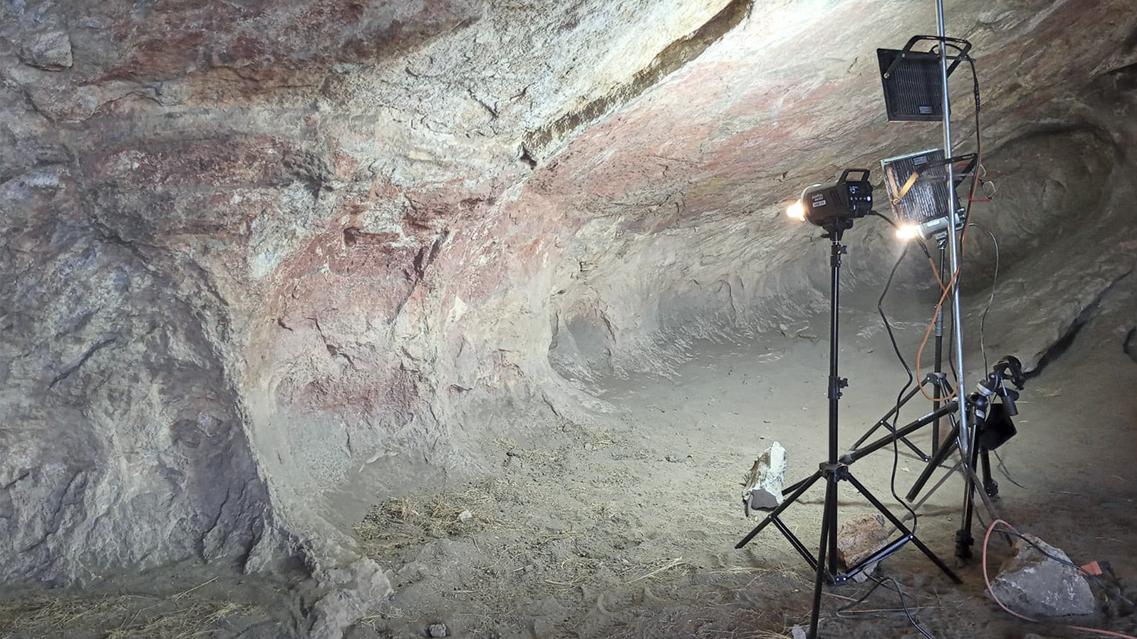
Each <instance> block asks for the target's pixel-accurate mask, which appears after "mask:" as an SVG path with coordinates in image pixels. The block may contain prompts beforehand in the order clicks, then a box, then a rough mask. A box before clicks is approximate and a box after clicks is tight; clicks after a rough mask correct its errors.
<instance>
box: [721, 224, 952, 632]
mask: <svg viewBox="0 0 1137 639" xmlns="http://www.w3.org/2000/svg"><path fill="white" fill-rule="evenodd" d="M852 226H853V220H852V218H850V217H833V218H829V219H828V220H826V223H825V225H824V227H823V228H824V229H825V231H826V235H825V237H827V238H829V240H830V253H829V268H830V298H829V390H828V399H829V458H828V459H827V460H826V461H825V462H822V463H821V464H819V465H818V470H817V472H815V473H814V474H813V475H811V476H810V477H808V478H807V479H806V480H805V481H802V482H799V483H798V484H796V485H795V486H796V488H795V489H794V490H793V492H792V493H791V494H790V495H789V496H788V497H787V498H786V500H785V501H784V502H782V504H781V505H780V506H778V507H777V508H775V509H774V510H773V511H772V512H770V514H769V515H767V516H766V518H765V519H763V520H762V521H761V523H759V524H758V525H757V526H755V527H754V529H753V530H751V531H750V532H749V533H748V534H747V535H746V536H745V537H743V538H742V540H741V541H739V542H738V544H737V545H735V548H742V547H743V546H745V545H746V544H748V543H750V540H752V539H754V537H755V536H756V535H757V534H758V533H760V532H761V531H762V529H764V528H765V527H766V526H768V525H769V524H773V525H774V526H775V527H776V528H777V529H778V531H779V532H781V533H782V535H783V536H784V537H785V538H786V540H787V541H789V542H790V545H791V546H793V548H794V550H796V551H797V552H798V554H800V555H801V556H802V558H804V559H805V561H806V563H808V564H809V565H810V567H812V568H813V569H814V570H815V571H816V576H815V580H814V589H813V610H812V612H811V613H810V619H809V639H816V637H817V624H818V620H819V617H820V613H821V589H822V587H823V585H824V584H825V583H829V584H831V585H836V584H841V583H844V582H845V581H847V580H848V579H850V578H852V577H854V576H855V575H857V574H859V573H861V572H862V571H864V570H865V569H866V568H868V567H869V566H871V565H873V564H875V563H876V562H878V561H880V560H882V559H884V558H886V557H888V556H890V555H892V554H893V553H895V552H896V551H898V550H900V548H901V547H903V546H904V544H906V543H908V542H909V541H911V542H912V543H913V544H914V545H915V546H916V547H917V548H919V549H920V551H921V552H923V553H924V555H926V556H927V557H928V559H930V560H931V561H932V563H934V564H935V565H936V566H937V567H938V568H939V569H940V570H941V571H943V573H944V574H945V575H947V576H948V578H950V579H951V580H952V581H954V582H955V583H961V582H960V579H959V577H957V576H956V575H955V573H954V572H952V570H951V569H950V568H948V566H947V564H945V563H944V562H943V561H942V560H941V559H940V558H939V557H938V556H936V554H935V553H934V552H932V550H931V549H930V548H928V547H927V546H926V545H924V543H923V542H922V541H920V539H919V538H917V537H916V536H915V535H914V534H913V533H912V531H911V530H910V529H909V528H907V527H906V526H905V525H904V523H903V522H902V521H901V520H900V519H899V518H898V517H896V515H894V514H892V513H891V512H890V511H889V510H888V508H887V507H886V506H885V505H884V504H883V503H881V501H880V500H879V499H877V498H876V496H875V495H873V494H872V493H871V492H870V491H869V490H868V488H866V487H865V485H864V484H862V483H861V482H860V481H858V480H857V478H856V477H854V476H853V474H852V472H850V470H849V462H848V461H846V460H843V459H839V458H838V444H837V432H838V419H837V417H838V402H839V400H840V398H841V389H843V388H844V387H846V386H848V380H847V379H844V378H842V377H840V376H839V375H838V365H837V364H838V353H839V350H840V349H839V334H838V333H839V331H838V326H839V324H838V309H839V306H840V287H841V256H842V255H844V254H845V253H846V252H847V249H846V246H845V245H844V244H842V243H841V238H842V236H843V234H844V232H845V231H846V230H847V229H850V228H852ZM944 408H946V406H945V407H944ZM954 408H955V407H953V410H954ZM941 410H943V408H941ZM893 436H895V435H893ZM822 479H824V480H825V506H824V511H823V515H822V517H821V541H820V543H819V545H818V550H817V556H816V557H814V556H813V554H812V553H810V551H809V550H808V549H807V548H806V547H805V544H804V543H802V541H801V540H800V539H799V538H798V537H797V535H795V534H794V533H793V532H792V531H791V530H790V529H789V528H788V527H787V526H786V524H785V523H784V522H783V521H782V520H781V519H780V518H779V517H780V516H781V514H782V513H783V512H785V511H786V509H787V508H789V507H790V506H792V505H793V504H794V503H795V502H797V500H798V499H800V498H801V496H802V495H803V494H805V492H806V491H807V490H809V488H810V487H812V486H813V485H814V484H815V483H817V482H818V481H819V480H822ZM842 481H847V482H849V483H850V484H852V486H853V488H855V489H856V490H857V492H859V493H860V494H861V495H863V496H864V498H865V499H867V500H868V502H869V503H870V504H872V506H873V507H874V508H876V510H877V511H879V512H880V513H881V514H882V515H884V517H885V518H886V519H888V521H889V522H891V523H892V525H893V526H895V527H896V529H897V530H898V531H900V533H901V534H900V537H898V538H896V539H895V540H893V541H891V542H889V543H887V544H885V546H884V547H882V548H880V549H879V550H877V551H876V552H874V553H872V554H871V555H869V556H868V557H866V558H864V559H862V560H861V561H860V562H858V563H857V564H855V565H853V566H847V567H846V568H845V571H844V572H841V571H840V570H838V566H837V486H838V483H839V482H842Z"/></svg>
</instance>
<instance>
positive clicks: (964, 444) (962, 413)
mask: <svg viewBox="0 0 1137 639" xmlns="http://www.w3.org/2000/svg"><path fill="white" fill-rule="evenodd" d="M936 27H937V29H938V33H939V37H940V38H941V40H940V82H941V89H942V92H943V96H942V98H943V103H942V107H943V116H944V157H945V158H948V159H949V162H948V163H947V181H948V183H947V198H948V202H947V209H948V248H949V249H950V250H949V252H948V253H949V255H948V257H949V258H950V260H951V272H952V274H953V275H955V274H956V273H959V211H958V210H957V209H956V207H955V167H954V166H952V163H951V162H950V158H951V157H952V154H953V148H952V137H951V96H950V95H949V94H948V73H947V67H948V59H947V58H948V53H947V46H946V45H945V43H944V41H943V40H942V38H944V36H946V35H947V32H946V31H945V29H944V0H936ZM951 317H952V322H951V329H952V341H953V344H952V350H953V351H955V352H954V353H953V355H954V356H955V371H956V386H955V388H956V392H957V393H959V395H960V402H959V446H960V451H959V452H960V455H961V459H965V460H970V459H971V457H970V454H969V453H970V451H969V450H968V448H969V447H970V444H971V429H970V428H969V427H968V423H967V402H965V401H963V397H964V394H965V393H966V389H967V385H966V384H965V379H966V377H965V374H964V368H963V321H962V320H963V315H962V313H961V312H960V304H959V277H958V276H957V277H956V278H955V281H954V282H953V284H952V290H951Z"/></svg>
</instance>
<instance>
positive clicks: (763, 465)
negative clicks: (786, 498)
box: [742, 442, 786, 515]
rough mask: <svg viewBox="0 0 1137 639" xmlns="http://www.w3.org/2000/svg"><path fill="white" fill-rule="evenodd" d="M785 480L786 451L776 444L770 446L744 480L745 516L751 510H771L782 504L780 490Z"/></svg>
mask: <svg viewBox="0 0 1137 639" xmlns="http://www.w3.org/2000/svg"><path fill="white" fill-rule="evenodd" d="M785 480H786V449H785V448H784V447H783V446H782V445H781V444H780V443H778V442H774V443H772V444H770V447H769V448H768V449H766V451H765V452H763V453H762V454H761V455H759V456H758V459H756V460H754V465H753V466H752V467H751V468H750V473H749V474H748V475H747V478H746V488H745V489H743V491H742V502H743V504H744V505H745V507H746V513H747V515H749V514H750V511H751V510H771V509H774V508H777V507H778V506H779V505H780V504H781V503H782V499H783V497H782V488H783V486H784V484H785Z"/></svg>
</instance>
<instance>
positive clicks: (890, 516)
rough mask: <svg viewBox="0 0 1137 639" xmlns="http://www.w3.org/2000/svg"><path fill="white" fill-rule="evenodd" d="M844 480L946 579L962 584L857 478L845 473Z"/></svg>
mask: <svg viewBox="0 0 1137 639" xmlns="http://www.w3.org/2000/svg"><path fill="white" fill-rule="evenodd" d="M845 479H848V480H849V483H850V484H852V485H853V488H856V489H857V492H859V493H861V494H862V495H864V496H865V499H867V500H869V503H870V504H872V505H873V507H874V508H876V509H877V510H878V511H880V514H882V515H884V516H885V518H886V519H888V521H889V522H891V523H892V525H893V526H895V527H896V529H897V530H899V531H900V532H901V533H902V534H904V535H909V536H911V538H912V543H913V544H915V546H916V547H917V548H919V549H920V552H922V553H924V555H925V556H926V557H927V558H928V559H930V560H931V561H932V563H934V564H935V565H936V567H937V568H939V569H940V570H941V571H942V572H943V573H944V574H945V575H947V577H948V579H951V580H952V581H953V582H955V583H957V584H959V583H963V582H962V581H961V580H960V579H959V577H958V576H957V575H956V574H955V573H954V572H952V569H951V568H948V566H947V564H945V563H944V562H943V560H942V559H940V558H939V556H938V555H936V553H934V552H932V549H931V548H928V547H927V546H925V545H924V542H922V541H920V539H919V537H916V536H915V535H912V531H911V530H909V529H908V527H907V526H905V525H904V522H902V521H900V519H898V518H897V517H896V515H893V514H892V512H891V511H890V510H888V508H887V507H886V506H885V505H884V504H883V503H881V501H880V500H879V499H877V498H876V495H873V494H872V493H871V492H869V489H868V488H865V485H864V484H862V483H861V482H859V481H857V478H856V477H853V475H852V474H849V473H846V475H845Z"/></svg>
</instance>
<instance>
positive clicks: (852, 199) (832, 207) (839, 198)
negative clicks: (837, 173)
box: [786, 169, 872, 231]
mask: <svg viewBox="0 0 1137 639" xmlns="http://www.w3.org/2000/svg"><path fill="white" fill-rule="evenodd" d="M850 176H852V177H854V178H856V179H850ZM869 211H872V184H871V183H870V182H869V171H868V169H845V172H844V173H842V174H841V178H840V179H838V180H837V182H836V183H835V184H828V185H824V184H822V185H814V186H811V187H808V188H807V189H805V191H804V192H803V193H802V195H801V199H800V200H798V201H797V202H794V203H793V204H791V205H790V206H789V207H788V208H786V215H787V216H789V217H791V218H793V219H795V220H801V221H808V222H809V223H810V224H813V225H816V226H820V227H822V228H825V229H826V230H830V231H831V230H834V229H840V230H844V229H847V228H851V227H852V226H853V220H855V219H857V218H861V217H864V216H865V215H868V213H869Z"/></svg>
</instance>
